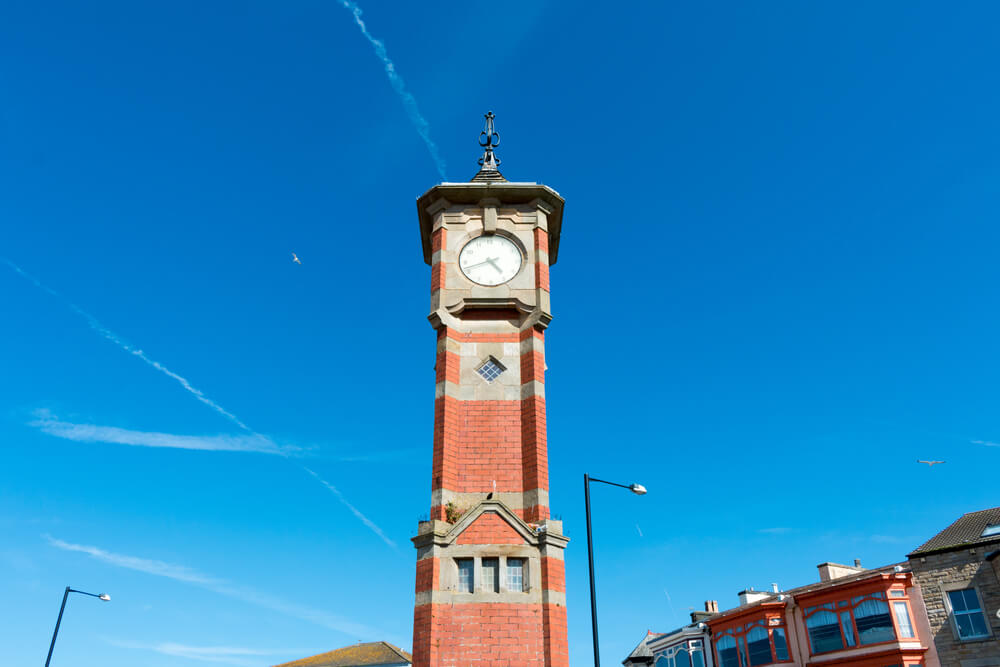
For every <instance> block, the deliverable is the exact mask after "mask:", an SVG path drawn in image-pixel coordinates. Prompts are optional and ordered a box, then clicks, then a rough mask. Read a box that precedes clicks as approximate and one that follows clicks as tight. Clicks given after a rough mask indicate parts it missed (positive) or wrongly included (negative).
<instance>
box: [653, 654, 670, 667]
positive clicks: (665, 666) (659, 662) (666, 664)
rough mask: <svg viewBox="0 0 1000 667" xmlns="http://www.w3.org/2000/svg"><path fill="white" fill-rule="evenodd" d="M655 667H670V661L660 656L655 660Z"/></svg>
mask: <svg viewBox="0 0 1000 667" xmlns="http://www.w3.org/2000/svg"><path fill="white" fill-rule="evenodd" d="M656 667H670V661H669V660H668V659H667V656H665V655H661V656H660V657H659V658H657V659H656Z"/></svg>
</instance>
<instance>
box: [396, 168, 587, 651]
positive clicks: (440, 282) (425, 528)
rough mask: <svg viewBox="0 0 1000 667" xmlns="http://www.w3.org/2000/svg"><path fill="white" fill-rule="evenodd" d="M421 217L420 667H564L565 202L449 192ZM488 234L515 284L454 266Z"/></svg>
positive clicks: (515, 191)
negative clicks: (560, 488)
mask: <svg viewBox="0 0 1000 667" xmlns="http://www.w3.org/2000/svg"><path fill="white" fill-rule="evenodd" d="M439 194H440V195H441V196H438V195H439ZM456 200H460V201H459V203H454V202H455V201H456ZM508 200H509V201H508ZM463 202H466V203H463ZM418 210H419V211H420V214H421V234H422V238H423V242H424V257H425V261H427V263H428V264H430V265H431V315H430V317H429V319H430V321H431V324H432V325H433V326H434V328H435V329H436V332H437V355H436V363H435V400H434V431H433V454H432V469H431V511H430V520H429V521H426V522H422V523H421V525H420V530H419V534H418V535H417V536H416V537H415V538H414V540H413V541H414V545H415V546H416V547H417V567H416V585H415V593H416V603H415V607H414V618H413V664H414V667H474V666H476V665H484V666H485V665H489V666H490V667H529V666H530V667H568V664H569V657H568V646H567V638H566V632H567V629H566V607H565V590H566V575H565V565H564V562H563V557H562V552H563V549H564V547H565V545H566V542H567V541H568V540H567V539H566V538H565V537H563V536H562V522H560V521H552V520H551V519H550V515H549V502H548V484H549V479H548V451H547V439H546V418H545V370H546V369H545V334H544V329H545V327H546V326H547V325H548V322H549V321H550V320H551V315H550V314H549V264H550V255H549V252H550V246H551V247H552V249H553V254H552V257H554V256H555V252H554V251H555V248H556V247H557V244H558V231H557V232H556V234H555V236H553V235H552V231H551V230H550V228H549V226H548V225H549V221H550V219H551V220H552V221H553V222H554V224H555V225H556V229H557V230H558V228H559V226H561V218H562V200H561V199H560V198H559V197H558V195H555V193H553V192H552V191H551V190H548V189H547V188H545V187H544V186H537V185H534V184H505V185H503V186H502V187H500V188H498V187H497V186H495V185H491V186H490V187H489V189H486V188H485V186H484V185H483V184H482V183H472V184H445V185H441V186H437V187H436V188H433V189H432V190H431V191H429V192H428V193H427V194H425V195H424V196H423V197H421V199H420V200H418ZM491 233H496V234H502V235H504V236H506V237H507V238H508V239H510V240H512V241H513V242H514V243H515V244H516V245H518V247H520V248H521V250H522V252H523V258H522V259H523V262H522V265H521V268H520V270H519V271H518V273H517V274H516V275H515V276H514V277H513V278H511V279H510V280H509V281H508V282H507V283H504V284H501V285H497V286H494V287H486V286H481V285H476V284H474V283H472V282H471V281H469V280H468V279H467V278H466V277H465V276H464V275H463V274H462V272H461V270H460V268H459V267H458V256H459V254H460V252H461V249H462V247H464V245H465V244H466V243H468V242H469V241H470V240H471V239H473V238H476V237H477V236H479V235H481V234H491ZM488 359H492V360H493V361H495V362H496V363H498V364H499V365H500V366H502V367H503V369H504V370H503V372H502V373H501V374H500V375H499V376H498V377H497V378H495V379H494V380H493V381H486V380H484V379H483V378H482V377H481V376H479V374H478V372H477V371H478V369H479V368H480V366H481V365H482V364H483V363H484V362H485V361H486V360H488ZM460 559H470V560H471V561H472V567H473V570H472V571H473V575H474V576H473V579H474V583H473V590H469V589H468V588H466V587H465V585H460V580H461V581H466V580H465V579H463V577H462V576H460V572H464V570H461V568H460V567H459V565H460V563H464V562H467V561H463V560H460ZM510 559H520V561H519V562H520V563H522V564H523V576H522V580H523V584H522V585H518V584H517V583H516V582H517V581H518V579H517V578H512V581H513V582H514V583H511V582H510V581H507V577H508V575H507V574H506V568H507V566H508V565H509V561H510ZM488 563H493V564H494V565H497V566H499V568H500V571H499V580H498V581H499V584H494V583H493V582H492V580H491V579H489V578H485V577H484V576H483V572H484V571H487V570H486V568H487V564H488ZM462 567H464V565H462Z"/></svg>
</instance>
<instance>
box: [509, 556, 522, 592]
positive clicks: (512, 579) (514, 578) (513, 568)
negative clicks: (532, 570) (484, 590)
mask: <svg viewBox="0 0 1000 667" xmlns="http://www.w3.org/2000/svg"><path fill="white" fill-rule="evenodd" d="M507 590H509V591H523V590H524V559H523V558H508V559H507Z"/></svg>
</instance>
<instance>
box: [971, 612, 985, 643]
mask: <svg viewBox="0 0 1000 667" xmlns="http://www.w3.org/2000/svg"><path fill="white" fill-rule="evenodd" d="M969 617H970V618H971V619H972V631H973V632H974V633H976V637H985V636H986V635H988V634H989V631H988V630H987V629H986V619H984V618H983V613H982V612H979V611H977V612H975V613H972V614H969Z"/></svg>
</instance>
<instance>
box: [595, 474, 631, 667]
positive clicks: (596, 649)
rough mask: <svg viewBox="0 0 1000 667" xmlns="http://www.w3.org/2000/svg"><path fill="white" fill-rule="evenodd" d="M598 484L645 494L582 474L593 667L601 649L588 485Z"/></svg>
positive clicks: (599, 661) (596, 663) (599, 660)
mask: <svg viewBox="0 0 1000 667" xmlns="http://www.w3.org/2000/svg"><path fill="white" fill-rule="evenodd" d="M591 482H600V483H601V484H610V485H611V486H620V487H621V488H623V489H628V490H629V491H631V492H632V493H634V494H636V495H637V496H642V495H645V494H646V487H644V486H643V485H642V484H618V483H616V482H609V481H607V480H603V479H596V478H594V477H591V476H590V475H588V474H586V473H584V475H583V496H584V498H585V499H586V505H587V559H588V561H589V563H590V621H591V624H592V625H593V627H594V667H601V649H600V648H599V647H598V645H597V591H596V588H595V587H594V538H593V537H592V535H591V529H590V483H591Z"/></svg>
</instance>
